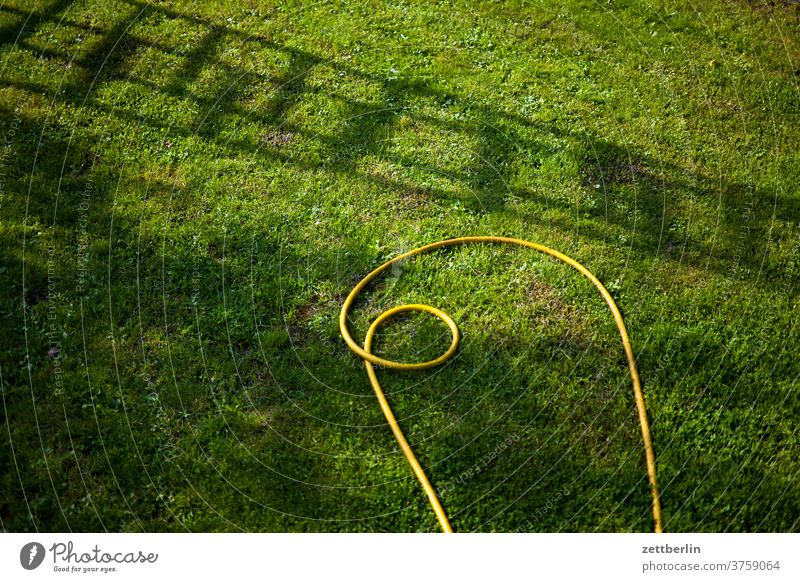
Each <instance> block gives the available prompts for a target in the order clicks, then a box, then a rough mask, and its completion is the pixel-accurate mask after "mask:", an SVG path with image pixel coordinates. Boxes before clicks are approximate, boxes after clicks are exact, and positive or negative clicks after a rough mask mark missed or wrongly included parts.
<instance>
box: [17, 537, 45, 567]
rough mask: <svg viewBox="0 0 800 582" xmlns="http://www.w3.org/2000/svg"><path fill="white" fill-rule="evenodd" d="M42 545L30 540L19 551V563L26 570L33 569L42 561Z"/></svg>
mask: <svg viewBox="0 0 800 582" xmlns="http://www.w3.org/2000/svg"><path fill="white" fill-rule="evenodd" d="M44 553H45V552H44V546H43V545H42V544H40V543H39V542H30V543H27V544H25V545H24V546H22V549H21V550H20V551H19V563H20V564H22V567H23V568H25V569H26V570H35V569H36V568H38V567H39V566H41V564H42V562H43V561H44Z"/></svg>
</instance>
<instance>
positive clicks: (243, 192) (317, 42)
mask: <svg viewBox="0 0 800 582" xmlns="http://www.w3.org/2000/svg"><path fill="white" fill-rule="evenodd" d="M0 42H2V45H0V111H2V116H1V117H0V132H1V133H0V136H2V137H0V147H2V149H1V150H0V154H2V158H1V159H0V244H2V253H0V282H1V283H2V284H0V309H1V310H2V318H3V319H2V329H1V330H0V386H1V387H2V393H1V394H2V404H3V406H2V408H0V416H1V417H2V423H0V424H1V425H2V433H3V444H2V446H0V528H2V529H4V530H7V531H32V530H45V531H51V530H56V531H62V530H75V531H84V530H90V531H95V530H110V531H142V530H144V531H184V530H190V531H238V530H248V531H437V529H438V526H437V523H436V520H435V517H434V516H433V513H432V512H431V510H430V508H429V507H428V505H427V501H426V498H425V496H424V494H423V493H422V491H421V489H420V487H419V485H418V484H417V482H416V480H415V479H414V476H413V474H412V472H411V470H410V469H409V467H408V465H407V463H406V461H405V459H404V458H403V455H402V453H401V451H400V449H399V448H398V446H397V445H396V443H395V441H394V439H393V438H392V435H391V432H390V431H389V429H388V427H387V426H386V422H385V420H384V419H383V416H382V415H381V412H380V409H379V408H378V406H377V404H376V402H375V397H374V395H373V394H372V391H371V389H370V386H369V383H368V381H367V378H366V374H365V373H364V369H363V364H362V362H361V361H360V360H359V359H358V358H357V357H355V356H354V355H353V354H352V353H351V352H350V351H349V350H348V348H347V346H346V345H345V344H344V342H343V341H342V339H341V337H340V336H339V330H338V321H337V318H338V314H339V310H340V308H341V305H342V301H343V299H344V297H345V296H346V295H347V294H348V293H349V291H350V289H351V288H352V286H353V285H354V284H355V283H356V282H358V281H359V280H360V279H361V278H362V277H363V276H364V275H365V274H366V273H368V272H369V271H370V270H372V269H373V268H375V267H376V266H378V265H379V264H380V263H382V262H383V261H385V260H387V259H389V258H390V257H392V256H394V255H396V254H399V253H401V252H404V251H407V250H409V249H412V248H414V247H417V246H420V245H422V244H425V243H429V242H433V241H436V240H439V239H443V238H448V237H454V236H463V235H480V234H484V235H489V234H495V235H506V236H514V237H519V238H523V239H527V240H531V241H535V242H539V243H542V244H545V245H548V246H551V247H553V248H555V249H558V250H560V251H562V252H564V253H567V254H569V255H570V256H573V257H574V258H575V259H577V260H579V261H580V262H581V263H583V264H585V265H586V266H587V267H588V268H589V269H591V270H592V271H593V272H594V273H595V274H596V275H597V276H598V277H599V278H600V280H601V281H603V283H604V284H605V285H606V287H607V288H608V289H609V291H610V292H611V293H612V295H613V296H614V298H615V300H616V301H617V303H618V304H619V306H620V308H621V309H622V311H623V314H624V317H625V320H626V323H627V326H628V329H629V332H630V334H631V338H632V341H633V349H634V352H635V353H636V355H637V359H638V364H639V368H640V373H641V376H642V380H643V384H644V391H645V397H646V400H647V407H648V413H649V415H650V420H651V424H652V430H653V437H654V444H655V450H656V458H657V463H658V474H659V480H660V484H661V493H662V503H663V507H664V517H665V529H666V531H797V530H798V528H800V521H798V518H799V516H800V464H798V461H797V459H798V457H799V456H800V446H799V445H800V437H799V436H798V422H797V419H798V418H800V395H799V394H800V392H799V390H798V388H800V358H798V356H799V355H800V348H799V347H798V346H800V329H798V324H797V313H798V290H799V289H798V279H799V278H800V189H799V187H798V184H800V155H799V154H798V152H800V85H799V83H800V9H799V6H798V4H797V3H795V2H766V1H763V2H755V1H754V2H745V1H733V2H731V1H721V0H711V1H709V2H703V3H693V2H685V1H682V0H681V1H677V2H660V1H658V2H656V1H647V2H644V1H638V0H637V1H634V0H631V1H621V0H620V1H618V0H613V1H608V2H606V1H605V0H603V1H584V0H570V1H568V2H560V3H554V2H546V1H539V0H531V1H520V0H512V1H508V2H488V1H487V2H471V1H459V0H455V1H452V2H447V3H443V4H440V3H431V2H423V1H416V0H409V1H403V2H391V3H383V2H349V1H341V2H320V3H313V4H309V3H305V2H285V3H280V4H270V3H265V2H256V1H241V2H232V1H230V0H218V1H216V2H202V3H201V2H196V3H192V2H171V1H154V2H140V1H139V0H119V1H118V0H94V1H90V0H87V1H83V0H78V1H76V2H69V1H66V2H65V1H57V2H32V1H24V2H23V1H19V2H15V1H11V2H4V3H3V4H2V6H0ZM413 302H424V303H429V304H431V305H435V306H437V307H440V308H442V309H444V310H446V311H447V312H448V313H450V314H451V315H452V316H453V317H454V318H455V320H456V322H457V323H458V325H459V327H460V329H461V332H462V334H463V340H462V345H461V348H460V350H459V352H458V354H457V356H456V357H455V358H454V359H453V360H451V361H450V362H448V363H447V364H446V365H445V366H443V367H441V368H437V369H434V370H430V371H425V372H416V373H398V372H393V371H387V370H382V371H379V375H380V377H381V382H382V384H383V386H384V388H385V390H386V391H387V394H388V398H389V400H390V401H391V403H392V406H393V407H394V408H395V412H396V415H397V417H398V419H399V422H400V424H401V426H402V427H403V429H404V430H405V432H406V435H407V437H408V440H409V441H410V442H411V444H412V446H413V447H414V450H415V452H416V453H417V456H418V457H419V459H420V462H421V463H422V464H423V465H424V466H425V468H426V471H427V472H428V475H429V477H430V479H431V481H432V483H433V485H434V486H435V487H436V488H437V489H438V490H439V492H440V496H441V499H442V502H443V504H444V506H445V507H446V509H447V511H448V513H449V515H450V518H451V521H452V523H453V526H454V528H455V529H456V530H457V531H650V530H651V529H652V521H651V513H650V498H649V489H648V484H647V476H646V471H645V464H644V452H643V448H642V444H641V433H640V431H639V425H638V420H637V417H636V409H635V405H634V400H633V393H632V389H631V385H630V379H629V377H628V371H627V366H626V362H625V358H624V354H623V352H622V347H621V344H620V341H619V336H618V334H617V331H616V328H615V327H614V323H613V320H612V319H611V317H610V315H609V313H608V311H607V308H606V307H605V305H604V303H603V302H602V300H601V299H600V297H599V296H598V295H597V292H596V290H595V289H594V288H593V287H592V286H591V285H590V284H589V283H588V282H586V281H585V280H584V279H582V278H581V277H580V276H578V275H577V274H576V273H575V272H573V271H571V270H569V269H568V268H567V267H564V266H563V265H561V264H558V263H556V262H554V261H552V260H551V259H548V258H546V257H544V256H540V255H536V254H535V253H533V252H531V251H526V250H522V249H514V248H504V247H500V246H474V245H473V246H469V247H463V248H456V249H449V250H443V251H441V252H436V253H433V254H430V255H425V256H422V257H419V258H417V259H414V260H411V261H408V262H406V263H404V264H403V265H402V267H401V268H396V269H392V270H391V272H390V274H389V275H387V276H386V277H383V278H381V279H380V281H379V282H378V283H377V284H375V285H372V286H371V287H370V288H369V289H368V291H367V292H366V293H365V295H364V298H363V299H362V300H360V301H359V302H358V304H357V305H356V309H355V312H354V317H353V320H352V322H351V329H353V330H354V335H355V336H356V337H357V338H362V337H363V335H364V333H365V332H366V329H367V327H368V326H369V323H370V322H371V321H372V319H374V317H375V316H376V315H377V314H379V313H380V312H381V311H383V310H384V309H386V308H388V307H391V306H393V305H399V304H401V303H413ZM449 341H450V339H449V335H448V332H447V329H446V328H445V327H444V326H443V325H442V324H441V323H440V322H438V321H437V320H435V319H433V318H429V317H427V316H422V315H419V316H416V315H415V316H408V317H405V318H400V319H398V320H397V321H396V322H393V323H391V324H388V325H386V326H385V327H384V328H382V330H381V334H380V337H379V338H378V342H377V347H376V349H377V350H378V351H379V352H380V353H381V354H383V355H386V356H387V357H391V358H393V359H400V360H406V361H413V360H423V359H430V358H433V357H436V356H437V355H438V354H440V353H441V352H443V351H444V350H445V349H446V347H447V346H448V345H449Z"/></svg>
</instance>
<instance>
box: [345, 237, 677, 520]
mask: <svg viewBox="0 0 800 582" xmlns="http://www.w3.org/2000/svg"><path fill="white" fill-rule="evenodd" d="M470 243H504V244H512V245H516V246H521V247H525V248H530V249H534V250H536V251H539V252H541V253H544V254H546V255H549V256H551V257H553V258H555V259H557V260H559V261H561V262H562V263H565V264H567V265H569V266H570V267H572V268H573V269H575V270H576V271H578V272H579V273H580V274H581V275H583V276H584V277H585V278H587V279H588V280H589V281H591V283H592V284H593V285H594V286H595V287H596V288H597V290H598V291H599V292H600V295H601V296H602V297H603V300H604V301H605V302H606V305H607V306H608V308H609V310H610V311H611V314H612V315H613V317H614V322H615V323H616V325H617V329H618V331H619V334H620V337H621V338H622V346H623V348H624V350H625V356H626V358H627V361H628V370H629V372H630V376H631V382H632V384H633V394H634V399H635V401H636V410H637V412H638V416H639V425H640V426H641V430H642V440H643V443H644V451H645V460H646V464H647V476H648V479H649V481H650V493H651V496H652V499H653V503H652V513H653V529H654V531H655V532H656V533H660V532H661V531H662V518H661V502H660V499H659V493H658V483H657V481H656V462H655V453H654V452H653V443H652V439H651V436H650V425H649V423H648V421H647V410H646V409H645V402H644V394H643V392H642V386H641V382H640V380H639V372H638V370H637V368H636V360H635V358H634V355H633V349H632V348H631V342H630V338H629V337H628V331H627V329H626V328H625V323H624V321H623V319H622V314H621V313H620V311H619V308H618V307H617V304H616V303H614V299H613V298H612V297H611V294H610V293H609V292H608V290H607V289H606V288H605V287H604V286H603V284H602V283H601V282H600V281H599V280H598V279H597V277H595V276H594V275H593V274H592V273H591V272H590V271H589V270H588V269H587V268H586V267H584V266H583V265H581V264H580V263H579V262H578V261H576V260H575V259H572V258H571V257H568V256H567V255H564V254H562V253H560V252H558V251H556V250H554V249H551V248H549V247H546V246H544V245H540V244H537V243H533V242H530V241H526V240H522V239H518V238H509V237H503V236H465V237H459V238H451V239H447V240H441V241H438V242H434V243H431V244H427V245H424V246H421V247H418V248H416V249H412V250H410V251H408V252H405V253H402V254H400V255H397V256H396V257H394V258H393V259H390V260H388V261H386V262H385V263H383V264H382V265H381V266H379V267H378V268H376V269H374V270H373V271H372V272H370V273H369V274H368V275H367V276H366V277H364V278H363V279H361V281H359V282H358V284H357V285H356V286H355V287H353V290H352V291H350V294H349V295H348V296H347V298H346V299H345V301H344V304H343V305H342V311H341V313H340V314H339V330H340V332H341V334H342V338H344V341H345V342H346V343H347V345H348V346H349V348H350V349H351V350H352V351H353V352H354V353H355V354H356V355H358V356H359V357H360V358H361V359H362V360H364V366H365V367H366V370H367V376H369V381H370V384H371V385H372V389H373V391H374V392H375V396H376V397H377V398H378V403H379V404H380V407H381V410H382V411H383V414H384V416H385V417H386V420H387V422H388V423H389V427H390V428H391V430H392V433H393V434H394V436H395V439H396V440H397V442H398V444H399V445H400V448H401V449H402V451H403V454H404V455H405V457H406V459H407V460H408V463H409V464H410V465H411V468H412V469H413V471H414V474H415V475H416V477H417V479H418V480H419V482H420V484H421V485H422V488H423V490H424V491H425V494H426V495H427V497H428V502H429V503H430V505H431V507H432V508H433V512H434V513H435V514H436V518H437V519H438V520H439V524H440V525H441V527H442V530H443V531H444V532H445V533H452V531H453V528H452V526H451V525H450V521H449V519H448V518H447V513H446V512H445V510H444V508H443V507H442V504H441V502H440V501H439V498H438V497H437V495H436V491H435V490H434V488H433V486H432V485H431V483H430V481H429V480H428V477H427V476H426V475H425V471H424V470H423V469H422V466H421V465H420V464H419V461H417V458H416V456H415V455H414V451H412V450H411V447H410V446H409V444H408V441H406V438H405V436H404V435H403V432H402V430H400V426H399V425H398V423H397V420H396V419H395V417H394V414H393V413H392V409H391V407H390V406H389V403H388V402H387V400H386V396H385V395H384V393H383V390H382V389H381V385H380V383H379V382H378V377H377V375H376V374H375V366H381V367H385V368H392V369H395V370H424V369H428V368H433V367H434V366H438V365H439V364H442V363H444V362H446V361H447V360H448V359H450V358H451V357H452V356H453V355H454V354H455V353H456V350H457V349H458V344H459V341H460V340H461V334H460V332H459V330H458V326H457V325H456V323H455V321H453V319H452V318H451V317H450V316H449V315H447V314H446V313H445V312H443V311H441V310H440V309H437V308H435V307H432V306H430V305H423V304H411V305H400V306H398V307H393V308H391V309H388V310H386V311H384V312H383V313H381V314H380V315H379V316H378V317H377V318H376V319H375V320H374V321H373V322H372V324H371V325H370V327H369V329H368V330H367V334H366V337H365V339H364V346H363V347H361V346H360V345H358V343H357V342H356V341H355V340H354V339H353V336H352V335H350V331H349V330H348V328H347V315H348V313H349V311H350V309H351V307H352V306H353V303H354V302H355V300H356V298H357V297H358V295H359V294H360V293H361V292H362V291H363V290H364V288H365V287H366V286H367V285H369V283H370V282H371V281H372V280H374V279H375V278H376V277H378V276H379V275H380V274H381V273H383V272H384V271H385V270H386V269H387V268H389V267H391V266H392V265H394V264H395V263H398V262H401V261H404V260H406V259H408V258H409V257H412V256H414V255H419V254H423V253H427V252H430V251H433V250H436V249H439V248H443V247H449V246H455V245H463V244H470ZM407 311H421V312H425V313H429V314H431V315H434V316H436V317H438V318H439V319H441V320H442V321H444V322H445V323H446V324H447V326H448V327H449V328H450V333H451V336H452V341H451V343H450V347H449V348H448V349H447V351H445V352H444V353H443V354H442V355H441V356H439V357H438V358H434V359H433V360H429V361H427V362H413V363H407V362H396V361H393V360H387V359H385V358H381V357H380V356H377V355H375V354H373V353H372V341H373V339H374V336H375V332H376V331H377V329H378V327H379V326H380V325H381V324H382V323H384V322H385V321H386V320H388V319H390V318H391V317H393V316H394V315H396V314H398V313H403V312H407Z"/></svg>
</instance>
